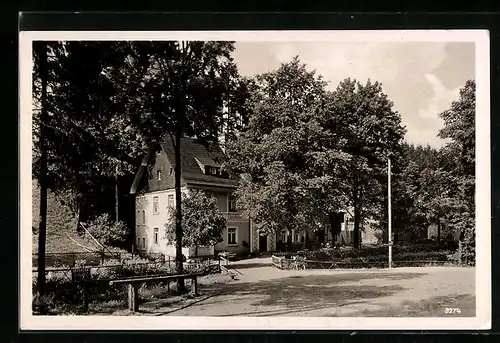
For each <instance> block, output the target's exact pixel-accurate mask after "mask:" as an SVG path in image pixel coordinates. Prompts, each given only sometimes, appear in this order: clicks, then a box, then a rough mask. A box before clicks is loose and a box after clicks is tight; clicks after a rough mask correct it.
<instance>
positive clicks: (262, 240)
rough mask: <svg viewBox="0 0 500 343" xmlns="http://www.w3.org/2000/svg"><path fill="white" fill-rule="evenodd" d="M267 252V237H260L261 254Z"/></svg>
mask: <svg viewBox="0 0 500 343" xmlns="http://www.w3.org/2000/svg"><path fill="white" fill-rule="evenodd" d="M265 251H267V235H260V236H259V252H265Z"/></svg>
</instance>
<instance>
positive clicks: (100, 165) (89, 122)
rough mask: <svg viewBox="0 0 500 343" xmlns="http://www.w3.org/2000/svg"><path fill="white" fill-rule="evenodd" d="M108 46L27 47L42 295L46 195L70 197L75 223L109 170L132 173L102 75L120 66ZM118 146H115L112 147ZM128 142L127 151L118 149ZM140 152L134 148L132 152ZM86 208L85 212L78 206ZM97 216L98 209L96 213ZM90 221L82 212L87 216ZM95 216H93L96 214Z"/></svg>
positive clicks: (135, 158) (111, 91)
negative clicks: (31, 63) (30, 60)
mask: <svg viewBox="0 0 500 343" xmlns="http://www.w3.org/2000/svg"><path fill="white" fill-rule="evenodd" d="M119 45H120V44H119V43H113V42H34V44H33V56H34V70H33V99H34V101H33V103H34V111H33V142H34V145H33V146H34V151H33V177H34V178H35V179H37V181H38V183H39V186H40V193H41V194H40V216H39V218H40V228H39V230H38V234H39V249H38V255H39V256H38V261H39V262H38V263H39V266H40V267H39V271H40V275H39V280H38V288H39V290H40V292H41V293H43V291H44V281H45V273H44V266H45V264H44V263H45V240H46V239H45V237H46V219H45V218H46V212H47V190H48V189H50V190H51V191H53V192H55V193H60V194H65V195H67V194H73V195H76V196H75V197H73V198H75V199H74V201H70V204H71V205H72V206H73V210H74V211H75V212H76V213H77V217H80V214H81V209H82V207H83V208H85V207H86V208H87V210H89V209H92V210H93V211H94V210H95V209H96V208H92V205H93V203H94V201H92V200H94V199H96V198H92V199H90V198H89V197H90V196H91V195H94V196H95V195H96V194H97V195H101V194H102V191H101V189H102V188H104V187H105V186H106V184H107V183H109V181H110V177H111V176H115V166H116V165H117V163H120V164H122V165H123V166H124V167H123V168H122V169H123V170H125V169H126V167H127V166H128V168H129V169H130V170H132V169H133V168H134V167H133V166H134V165H135V164H138V162H139V161H140V160H139V157H140V156H139V155H138V154H135V155H134V151H133V150H132V149H131V147H133V146H136V145H137V140H133V139H130V136H127V132H126V131H125V132H124V131H122V130H121V128H120V127H117V126H116V124H115V123H116V122H118V121H120V120H119V119H122V117H121V116H122V115H123V114H124V113H123V112H119V111H116V106H115V104H116V103H115V102H114V101H113V100H114V99H113V97H114V96H115V94H116V89H115V87H114V84H113V83H112V82H111V81H110V80H109V79H108V78H107V77H106V75H105V73H104V71H105V70H106V68H108V67H110V66H114V65H116V64H117V63H123V62H124V60H123V56H124V55H122V56H121V61H120V58H119V57H120V49H116V47H118V46H119ZM117 139H120V140H121V142H117ZM124 140H129V142H130V143H129V144H126V143H124V142H123V141H124ZM135 150H136V151H139V149H135ZM84 205H87V206H84ZM100 210H102V209H100ZM86 212H87V214H89V211H86ZM96 214H98V213H96Z"/></svg>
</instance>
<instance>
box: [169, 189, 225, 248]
mask: <svg viewBox="0 0 500 343" xmlns="http://www.w3.org/2000/svg"><path fill="white" fill-rule="evenodd" d="M181 207H182V233H183V235H182V246H183V247H199V246H213V245H215V244H217V243H218V242H220V241H221V240H222V234H223V230H224V229H225V227H226V218H225V216H224V214H223V213H222V212H221V211H220V209H219V206H218V204H217V199H216V198H214V197H208V196H207V195H206V194H205V192H203V191H201V190H193V191H190V192H189V193H187V194H183V196H182V203H181ZM167 213H168V220H167V222H166V224H165V228H166V231H165V232H166V234H165V238H166V239H167V241H168V242H175V241H176V235H175V209H174V208H172V207H169V208H168V209H167Z"/></svg>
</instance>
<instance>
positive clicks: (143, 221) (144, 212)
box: [142, 210, 146, 224]
mask: <svg viewBox="0 0 500 343" xmlns="http://www.w3.org/2000/svg"><path fill="white" fill-rule="evenodd" d="M142 223H143V224H146V210H142Z"/></svg>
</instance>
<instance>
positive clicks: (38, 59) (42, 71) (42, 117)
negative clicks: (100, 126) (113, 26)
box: [33, 41, 49, 312]
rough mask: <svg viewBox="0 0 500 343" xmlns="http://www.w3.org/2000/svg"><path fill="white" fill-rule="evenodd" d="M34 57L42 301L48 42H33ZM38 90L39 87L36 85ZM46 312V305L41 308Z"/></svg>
mask: <svg viewBox="0 0 500 343" xmlns="http://www.w3.org/2000/svg"><path fill="white" fill-rule="evenodd" d="M33 57H34V60H35V66H36V69H35V70H34V74H35V77H34V80H35V79H38V80H39V81H40V85H39V88H38V90H39V98H38V100H39V104H40V108H39V109H40V114H39V116H38V121H39V129H38V130H35V134H37V135H36V136H37V139H36V140H35V141H36V142H37V146H38V150H39V159H38V163H39V170H38V176H39V177H38V180H39V184H40V214H39V225H38V277H37V287H38V296H39V299H40V300H41V301H43V296H44V295H45V245H46V237H47V190H48V183H47V172H48V171H47V130H46V123H47V117H48V109H47V88H48V78H49V71H48V69H49V67H48V46H47V43H46V42H43V41H37V42H34V44H33ZM34 89H35V90H36V89H37V88H35V87H34ZM41 310H42V312H44V310H45V309H44V306H43V305H42V308H41Z"/></svg>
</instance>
